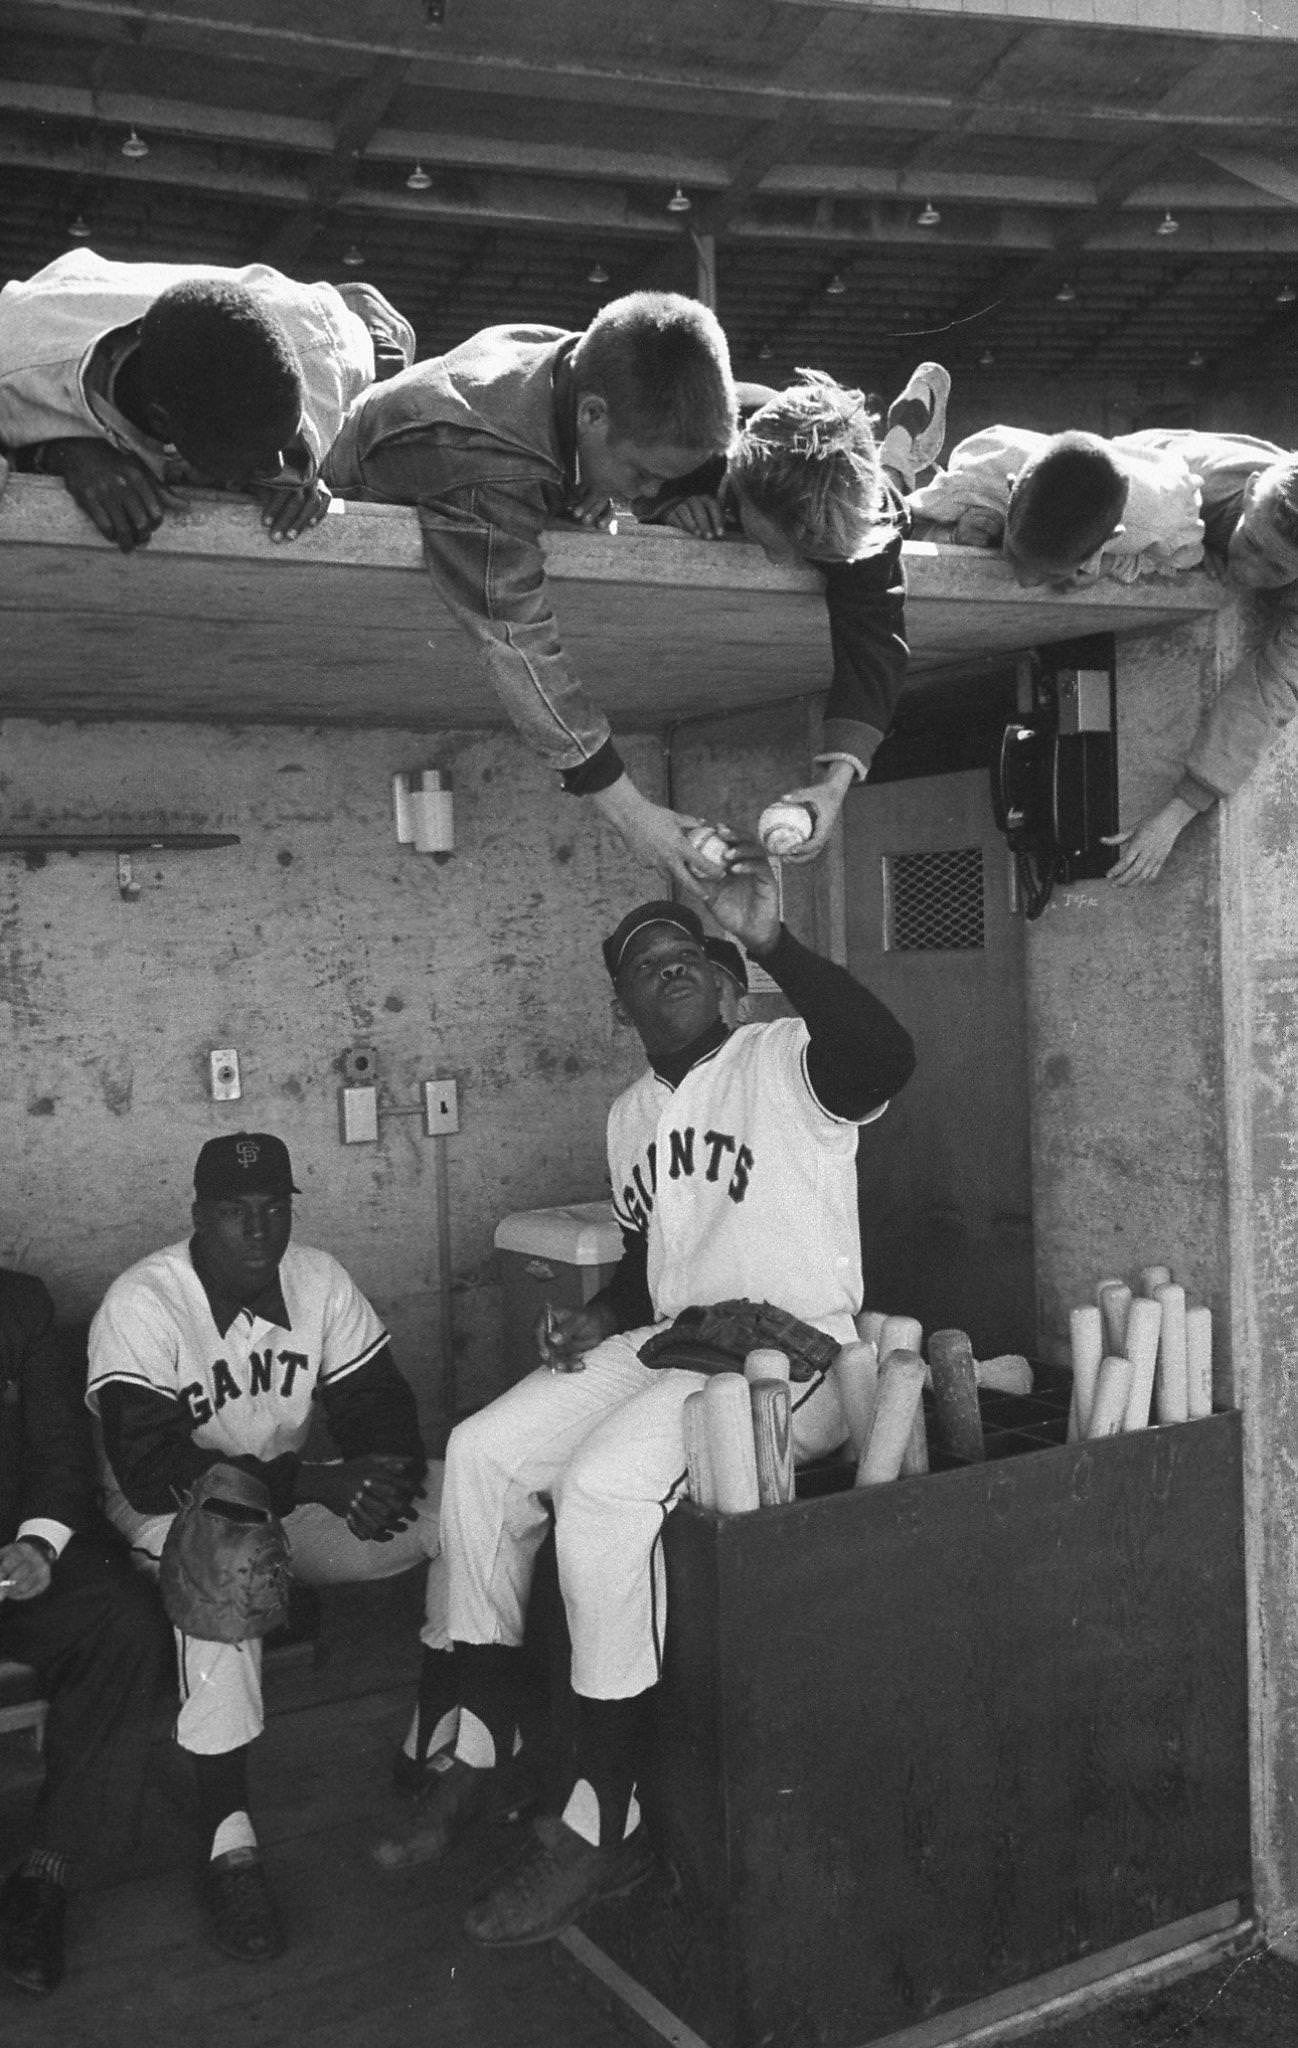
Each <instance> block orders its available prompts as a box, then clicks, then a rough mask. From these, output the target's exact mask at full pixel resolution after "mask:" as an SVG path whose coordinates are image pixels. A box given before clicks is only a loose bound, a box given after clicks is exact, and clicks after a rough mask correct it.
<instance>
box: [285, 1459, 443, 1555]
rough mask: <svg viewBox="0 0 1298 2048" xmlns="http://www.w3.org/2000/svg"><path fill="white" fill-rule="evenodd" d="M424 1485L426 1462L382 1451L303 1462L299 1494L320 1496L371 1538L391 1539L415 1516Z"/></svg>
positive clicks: (317, 1498)
mask: <svg viewBox="0 0 1298 2048" xmlns="http://www.w3.org/2000/svg"><path fill="white" fill-rule="evenodd" d="M423 1491H424V1472H423V1467H422V1466H421V1465H420V1464H419V1463H418V1462H417V1461H416V1460H415V1459H413V1458H399V1457H394V1456H392V1455H391V1454H388V1453H384V1452H380V1451H367V1452H365V1453H364V1454H363V1456H361V1457H359V1458H344V1459H343V1460H342V1461H341V1462H340V1463H339V1464H335V1465H302V1466H299V1468H298V1489H297V1492H298V1499H299V1500H313V1501H318V1502H319V1503H320V1505H321V1506H322V1507H326V1508H328V1510H329V1512H330V1514H331V1515H337V1517H338V1519H339V1520H340V1521H342V1522H346V1524H347V1526H348V1528H349V1529H350V1530H351V1532H352V1534H353V1536H359V1537H360V1538H361V1539H362V1540H363V1541H364V1542H368V1543H386V1542H387V1541H388V1539H389V1538H390V1537H392V1536H395V1535H396V1532H397V1530H398V1529H404V1528H405V1527H406V1525H407V1523H409V1522H413V1521H414V1519H415V1502H416V1501H417V1500H418V1499H419V1498H420V1497H421V1496H422V1494H423Z"/></svg>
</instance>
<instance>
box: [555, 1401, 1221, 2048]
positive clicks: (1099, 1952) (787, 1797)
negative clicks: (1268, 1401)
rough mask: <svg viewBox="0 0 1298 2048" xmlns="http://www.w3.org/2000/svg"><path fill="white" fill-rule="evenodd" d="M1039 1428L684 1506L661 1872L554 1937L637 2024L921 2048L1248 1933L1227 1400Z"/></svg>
mask: <svg viewBox="0 0 1298 2048" xmlns="http://www.w3.org/2000/svg"><path fill="white" fill-rule="evenodd" d="M1039 1426H1040V1427H1042V1428H1044V1429H1046V1430H1048V1429H1049V1428H1050V1426H1051V1425H1050V1423H1049V1421H1048V1420H1047V1421H1046V1422H1045V1423H1044V1424H1041V1425H1039ZM1025 1434H1026V1433H1025ZM1020 1448H1021V1450H1022V1451H1023V1452H1024V1453H1025V1454H1023V1455H1003V1454H1002V1455H994V1456H992V1457H990V1458H989V1459H988V1461H987V1462H986V1463H983V1464H971V1465H967V1466H961V1467H956V1468H953V1469H946V1470H941V1471H937V1470H935V1471H933V1472H930V1473H929V1474H927V1475H925V1476H922V1477H916V1478H910V1479H901V1480H898V1481H896V1482H895V1483H893V1484H891V1485H886V1486H876V1487H872V1488H863V1489H855V1490H848V1491H840V1492H830V1493H825V1494H822V1495H821V1496H819V1497H816V1498H801V1499H799V1500H797V1501H794V1502H792V1503H790V1504H788V1505H786V1506H780V1507H769V1508H763V1509H760V1510H758V1511H757V1512H756V1513H750V1514H743V1515H733V1516H723V1515H719V1514H716V1513H712V1512H707V1511H702V1510H699V1509H697V1508H695V1507H693V1506H688V1505H687V1506H685V1507H683V1508H681V1509H680V1510H679V1511H678V1512H677V1513H675V1514H674V1515H672V1517H671V1518H670V1521H669V1524H668V1530H667V1537H666V1555H667V1572H668V1585H669V1602H668V1611H669V1620H668V1632H667V1642H666V1665H665V1675H664V1683H663V1687H662V1690H661V1695H660V1712H659V1716H658V1753H657V1758H656V1765H655V1771H654V1776H653V1782H652V1784H651V1785H650V1786H648V1787H647V1788H646V1805H647V1810H648V1814H649V1818H650V1820H651V1823H652V1825H653V1828H654V1830H655V1834H656V1838H657V1841H658V1844H659V1848H660V1852H661V1857H662V1871H663V1874H662V1875H661V1877H659V1878H655V1880H654V1881H653V1882H652V1883H651V1884H650V1885H648V1886H645V1887H642V1888H641V1889H640V1890H639V1891H637V1892H635V1893H633V1894H632V1895H631V1896H629V1897H627V1898H625V1899H622V1900H618V1901H615V1902H612V1903H610V1904H607V1905H604V1906H602V1907H600V1908H598V1909H596V1910H595V1911H594V1912H592V1913H591V1914H590V1915H588V1916H587V1918H586V1919H585V1920H584V1921H583V1923H582V1927H581V1929H580V1930H577V1931H575V1932H573V1933H571V1934H570V1935H568V1936H566V1937H564V1941H565V1945H566V1947H567V1949H568V1953H569V1955H570V1956H576V1957H577V1958H578V1960H579V1961H580V1962H581V1963H582V1964H583V1966H584V1967H585V1969H587V1970H588V1971H591V1972H592V1973H593V1976H594V1977H595V1978H597V1979H599V1980H601V1981H602V1982H604V1983H605V1984H606V1985H607V1986H609V1987H611V1993H612V1996H613V1997H614V1998H615V1999H616V2000H618V2001H620V2003H621V2004H622V2005H623V2006H624V2007H626V2008H628V2009H629V2010H630V2011H631V2012H635V2011H636V2009H637V2005H639V2006H640V2008H641V2010H640V2018H641V2020H642V2021H643V2020H644V2017H645V2013H646V2012H648V2013H649V2014H650V2015H651V2017H650V2029H651V2031H652V2030H654V2022H653V2020H652V2013H653V2011H654V2009H655V2002H656V2003H657V2007H658V2008H662V2009H665V2014H666V2019H667V2020H668V2021H672V2022H674V2023H676V2029H677V2030H676V2031H672V2029H671V2027H670V2026H668V2025H666V2024H665V2023H662V2024H660V2025H659V2026H658V2028H657V2031H659V2032H661V2033H662V2037H663V2038H664V2039H671V2040H674V2041H677V2042H680V2043H690V2042H691V2041H693V2042H694V2043H695V2044H697V2042H698V2041H699V2040H701V2041H703V2042H705V2043H707V2044H708V2048H856V2044H861V2043H866V2042H876V2041H882V2040H885V2039H889V2038H891V2037H894V2036H895V2037H897V2039H898V2041H899V2042H904V2043H906V2044H907V2048H912V2044H913V2048H923V2044H925V2043H929V2042H932V2043H937V2042H941V2041H953V2040H956V2039H958V2038H959V2037H960V2034H961V2033H962V2031H965V2030H966V2029H967V2028H968V2027H969V2026H970V2025H972V2024H974V2023H977V2024H984V2023H986V2021H987V2020H988V2019H989V2018H996V2017H1005V2016H1006V2015H1007V2014H1009V2013H1012V2012H1013V2011H1015V2010H1023V2009H1027V2008H1028V2007H1029V2006H1031V2005H1033V2004H1036V2003H1039V2002H1040V1999H1041V1997H1042V1996H1044V1995H1046V1992H1049V1991H1050V1987H1051V1986H1053V1987H1055V1988H1056V1989H1058V1987H1060V1986H1063V1987H1067V1986H1069V1985H1073V1986H1076V1985H1077V1984H1080V1983H1084V1982H1086V1981H1094V1980H1096V1979H1102V1978H1103V1977H1105V1976H1106V1975H1109V1976H1115V1975H1117V1974H1118V1973H1119V1972H1120V1971H1121V1970H1122V1969H1124V1968H1126V1967H1128V1966H1129V1964H1130V1962H1131V1960H1132V1959H1133V1958H1136V1959H1140V1958H1148V1957H1151V1956H1156V1955H1158V1954H1160V1953H1164V1952H1170V1951H1172V1950H1174V1949H1177V1948H1178V1947H1182V1946H1184V1945H1185V1944H1186V1943H1187V1942H1191V1941H1194V1940H1196V1939H1203V1938H1207V1937H1211V1936H1214V1935H1215V1936H1217V1937H1218V1938H1220V1939H1222V1940H1225V1939H1227V1938H1228V1936H1229V1932H1230V1930H1232V1929H1238V1928H1239V1926H1240V1923H1241V1922H1243V1921H1245V1920H1246V1919H1247V1915H1248V1913H1249V1910H1250V1892H1249V1885H1250V1873H1249V1806H1248V1784H1247V1754H1248V1747H1247V1729H1246V1712H1247V1707H1246V1679H1245V1644H1244V1574H1243V1514H1242V1484H1241V1453H1240V1420H1239V1417H1238V1415H1236V1414H1218V1415H1214V1416H1211V1417H1208V1418H1206V1419H1204V1420H1201V1421H1196V1422H1190V1423H1181V1424H1174V1425H1171V1426H1167V1427H1162V1428H1156V1429H1148V1430H1143V1431H1140V1432H1138V1433H1134V1434H1131V1435H1125V1436H1116V1437H1112V1438H1110V1439H1108V1440H1107V1441H1104V1442H1095V1443H1077V1444H1064V1443H1059V1444H1051V1443H1049V1442H1048V1441H1044V1442H1043V1443H1042V1444H1041V1445H1040V1446H1038V1445H1036V1444H1033V1443H1032V1442H1031V1438H1030V1436H1029V1438H1028V1441H1027V1442H1025V1443H1023V1444H1022V1445H1021V1446H1020ZM1043 1984H1045V1986H1046V1991H1045V1992H1043V1990H1042V1988H1041V1987H1042V1985H1043ZM628 1987H629V1991H628ZM1034 1987H1035V1988H1034ZM1051 1995H1053V1993H1052V1994H1051ZM659 2018H660V2022H661V2021H662V2014H661V2013H660V2015H659Z"/></svg>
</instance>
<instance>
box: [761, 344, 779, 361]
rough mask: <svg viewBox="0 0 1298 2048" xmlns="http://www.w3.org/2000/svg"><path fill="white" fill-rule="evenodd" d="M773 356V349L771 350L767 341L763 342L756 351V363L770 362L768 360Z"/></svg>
mask: <svg viewBox="0 0 1298 2048" xmlns="http://www.w3.org/2000/svg"><path fill="white" fill-rule="evenodd" d="M774 354H775V350H774V349H773V348H772V347H771V344H770V342H769V341H764V342H763V343H762V345H761V347H760V348H759V349H758V351H757V360H758V362H759V363H769V362H770V360H771V357H772V356H773V355H774Z"/></svg>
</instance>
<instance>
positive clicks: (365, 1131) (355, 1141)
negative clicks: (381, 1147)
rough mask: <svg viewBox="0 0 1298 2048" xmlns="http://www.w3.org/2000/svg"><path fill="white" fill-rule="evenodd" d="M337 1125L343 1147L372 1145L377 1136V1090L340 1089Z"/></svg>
mask: <svg viewBox="0 0 1298 2048" xmlns="http://www.w3.org/2000/svg"><path fill="white" fill-rule="evenodd" d="M338 1123H339V1128H340V1130H341V1131H342V1140H343V1143H344V1145H372V1144H373V1143H374V1141H375V1140H376V1138H377V1137H378V1135H379V1091H378V1089H377V1088H374V1087H361V1088H340V1089H339V1090H338Z"/></svg>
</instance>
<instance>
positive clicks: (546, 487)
mask: <svg viewBox="0 0 1298 2048" xmlns="http://www.w3.org/2000/svg"><path fill="white" fill-rule="evenodd" d="M735 418H736V415H735V391H734V385H733V383H732V381H731V376H730V357H729V351H728V349H727V346H726V339H725V336H724V334H723V333H722V331H721V328H720V326H719V325H718V323H717V320H716V316H715V315H714V314H713V313H711V312H709V311H708V309H707V307H706V306H703V305H701V304H700V303H699V302H698V301H697V300H694V299H687V298H683V297H681V296H679V295H678V294H675V293H670V292H633V293H631V294H630V295H629V296H628V297H625V298H621V299H613V300H611V301H610V302H609V304H608V305H607V306H605V307H603V308H602V310H601V311H600V312H599V313H598V314H597V315H596V317H595V319H594V320H593V321H592V322H591V324H590V326H589V327H588V328H586V329H585V331H584V332H583V333H568V332H565V331H564V330H563V329H562V328H558V327H533V326H526V327H524V326H519V327H488V328H485V329H483V331H482V332H481V333H479V334H475V335H473V336H471V338H470V339H469V340H468V341H465V342H462V343H461V344H460V346H459V347H458V348H454V349H451V350H450V351H449V352H448V353H447V354H446V355H442V356H434V357H432V358H431V359H430V360H429V361H427V362H422V363H416V364H415V365H414V366H413V368H411V369H409V370H406V371H405V372H404V373H403V374H402V375H400V376H397V377H393V378H391V379H390V380H389V381H388V382H387V383H385V384H382V385H376V386H375V387H374V389H373V390H372V391H368V392H366V393H365V394H364V395H363V396H362V397H361V398H359V399H358V400H357V401H356V403H355V404H354V405H353V407H352V409H351V412H350V413H349V414H348V417H347V419H346V421H345V423H344V425H343V429H342V432H341V433H340V434H339V436H338V439H337V441H336V442H335V443H334V446H333V449H332V451H331V453H330V456H329V460H328V463H327V465H326V477H327V480H328V482H329V484H330V485H331V486H332V487H333V488H334V489H335V490H338V491H340V492H341V493H342V494H343V495H344V496H347V497H351V498H362V499H369V500H377V501H378V502H380V503H385V504H395V505H413V506H414V507H415V508H416V510H417V512H418V515H419V523H420V527H421V529H422V532H423V542H424V562H425V565H426V567H427V569H428V573H429V575H430V576H431V577H432V580H433V584H434V587H435V588H436V590H437V592H438V595H439V596H440V597H441V598H442V600H443V602H444V603H445V605H446V606H447V608H448V610H449V611H451V612H452V613H453V615H454V616H455V618H457V619H458V620H459V622H460V624H461V625H462V626H463V627H464V628H465V630H466V632H467V633H468V634H469V636H470V638H471V639H472V640H473V641H474V642H475V643H476V646H477V649H478V653H479V656H480V658H481V661H482V665H483V667H484V669H485V671H486V674H487V677H488V680H489V681H490V683H491V685H492V688H493V689H494V690H495V692H496V694H497V696H498V697H499V698H500V700H501V703H502V704H503V705H504V707H505V710H506V711H507V712H508V713H509V716H510V718H511V719H512V720H513V722H514V724H515V726H516V727H517V728H518V730H519V732H520V733H521V734H522V736H523V738H524V739H525V740H527V741H528V743H529V744H530V745H531V746H533V747H535V748H536V749H537V751H538V752H539V753H541V754H542V755H544V757H545V758H546V760H547V761H548V762H549V764H550V765H551V767H553V768H554V769H555V770H556V772H557V774H558V776H559V780H560V783H561V785H562V787H563V788H564V789H565V790H566V791H567V792H568V794H569V795H571V796H577V797H583V798H586V799H588V800H589V801H590V802H591V803H592V804H593V805H594V806H595V808H596V810H598V811H599V812H600V813H601V815H602V816H603V817H604V818H606V819H607V821H608V822H609V824H611V825H612V826H613V827H614V829H615V830H616V831H617V832H618V833H619V834H620V835H621V837H622V839H623V840H624V841H625V842H626V844H627V846H628V847H629V848H630V849H631V851H632V853H634V854H635V855H636V856H637V857H638V858H639V859H640V860H641V861H643V862H645V863H646V864H647V865H652V866H657V867H661V868H663V869H665V870H666V872H667V873H668V874H670V875H671V876H672V877H673V878H674V879H675V880H676V881H678V882H680V883H681V884H682V886H683V887H685V888H688V889H694V890H697V888H698V884H699V882H700V881H704V882H711V883H712V884H713V885H715V884H716V882H717V881H718V880H719V879H720V878H721V876H722V875H723V873H724V869H722V868H721V867H719V866H718V865H717V864H716V863H715V862H713V861H710V860H707V859H704V858H703V857H702V856H701V855H700V854H699V853H698V852H696V850H695V848H694V847H693V846H692V845H691V843H690V839H689V831H690V827H691V826H692V825H694V824H697V823H698V822H700V821H699V820H697V819H694V818H689V817H682V816H678V815H677V813H676V812H674V811H670V810H667V809H664V808H663V807H662V806H661V805H658V804H654V803H651V802H650V801H649V799H648V798H647V797H646V796H644V795H643V794H642V793H641V791H640V790H639V789H637V788H636V785H635V784H634V783H633V782H632V780H631V778H630V776H629V775H628V774H627V772H626V769H625V768H624V766H623V764H622V761H621V758H620V757H619V755H618V752H617V749H616V747H615V746H614V744H613V739H612V735H611V732H610V729H609V723H608V720H607V718H606V717H605V716H604V714H603V712H602V711H601V710H600V709H599V707H598V705H597V704H595V703H594V702H593V701H592V699H591V698H590V697H589V696H588V695H587V693H586V691H585V689H584V687H583V685H582V683H581V682H580V680H579V678H578V677H577V676H576V674H575V673H574V672H573V669H572V667H571V665H570V663H569V661H568V658H567V656H566V654H565V653H564V650H563V647H562V645H561V643H560V638H559V629H558V625H557V623H556V621H555V617H554V611H553V607H552V605H551V601H550V593H549V587H548V584H547V580H546V573H545V558H544V555H543V553H542V550H541V531H542V528H543V527H544V526H546V525H547V524H549V523H551V522H552V521H554V520H555V519H558V518H561V517H564V516H567V517H571V518H577V519H579V520H581V521H582V523H584V524H587V525H601V524H603V523H604V520H605V516H606V512H607V508H608V506H609V504H610V503H613V504H618V503H625V504H629V503H630V502H631V501H632V500H633V499H635V498H639V497H643V496H644V495H645V494H646V493H652V492H654V491H657V490H658V489H659V488H660V487H661V486H662V485H663V484H664V483H665V482H667V481H668V480H669V479H670V478H672V477H679V476H685V475H687V474H688V473H689V472H690V471H691V470H693V469H697V468H698V466H699V464H700V463H701V462H704V461H706V460H707V458H708V457H709V456H711V455H714V454H718V453H721V452H722V451H724V450H725V449H726V448H727V447H728V446H729V444H730V440H731V436H732V435H733V433H734V429H735Z"/></svg>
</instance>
